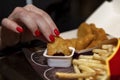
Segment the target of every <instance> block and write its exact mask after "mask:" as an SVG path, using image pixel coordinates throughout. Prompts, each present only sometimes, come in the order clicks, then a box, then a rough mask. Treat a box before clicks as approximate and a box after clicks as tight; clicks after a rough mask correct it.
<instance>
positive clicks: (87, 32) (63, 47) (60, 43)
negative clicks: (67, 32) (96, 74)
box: [47, 22, 108, 55]
mask: <svg viewBox="0 0 120 80" xmlns="http://www.w3.org/2000/svg"><path fill="white" fill-rule="evenodd" d="M107 39H108V38H107V36H106V33H105V31H104V30H103V29H102V28H97V27H96V26H95V24H87V23H85V22H84V23H82V24H81V25H80V26H79V27H78V31H77V38H73V39H63V38H62V37H55V42H54V43H48V45H47V49H48V55H54V54H59V53H63V54H64V55H70V51H69V47H74V48H75V49H76V51H80V50H82V49H87V48H93V47H96V46H97V45H98V44H100V43H102V42H103V41H104V40H107Z"/></svg>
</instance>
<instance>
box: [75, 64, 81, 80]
mask: <svg viewBox="0 0 120 80" xmlns="http://www.w3.org/2000/svg"><path fill="white" fill-rule="evenodd" d="M73 68H74V71H75V73H78V74H80V73H81V72H80V70H79V68H78V66H77V65H73ZM78 80H83V78H78Z"/></svg>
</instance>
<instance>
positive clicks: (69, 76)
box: [56, 72, 94, 79]
mask: <svg viewBox="0 0 120 80" xmlns="http://www.w3.org/2000/svg"><path fill="white" fill-rule="evenodd" d="M56 76H57V77H58V78H67V79H75V78H86V77H90V76H94V74H91V73H86V72H84V73H80V74H79V73H65V72H56Z"/></svg>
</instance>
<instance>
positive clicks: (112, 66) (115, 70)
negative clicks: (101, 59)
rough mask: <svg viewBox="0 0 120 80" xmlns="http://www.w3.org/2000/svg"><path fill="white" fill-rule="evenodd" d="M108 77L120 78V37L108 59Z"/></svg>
mask: <svg viewBox="0 0 120 80" xmlns="http://www.w3.org/2000/svg"><path fill="white" fill-rule="evenodd" d="M106 63H107V69H108V77H110V78H109V79H110V80H120V39H118V43H117V46H116V48H115V50H114V52H113V53H112V55H111V56H110V57H109V58H108V59H107V61H106Z"/></svg>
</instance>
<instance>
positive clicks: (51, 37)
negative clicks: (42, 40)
mask: <svg viewBox="0 0 120 80" xmlns="http://www.w3.org/2000/svg"><path fill="white" fill-rule="evenodd" d="M49 39H50V40H51V42H54V41H55V38H54V36H53V35H52V34H51V35H50V36H49Z"/></svg>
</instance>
